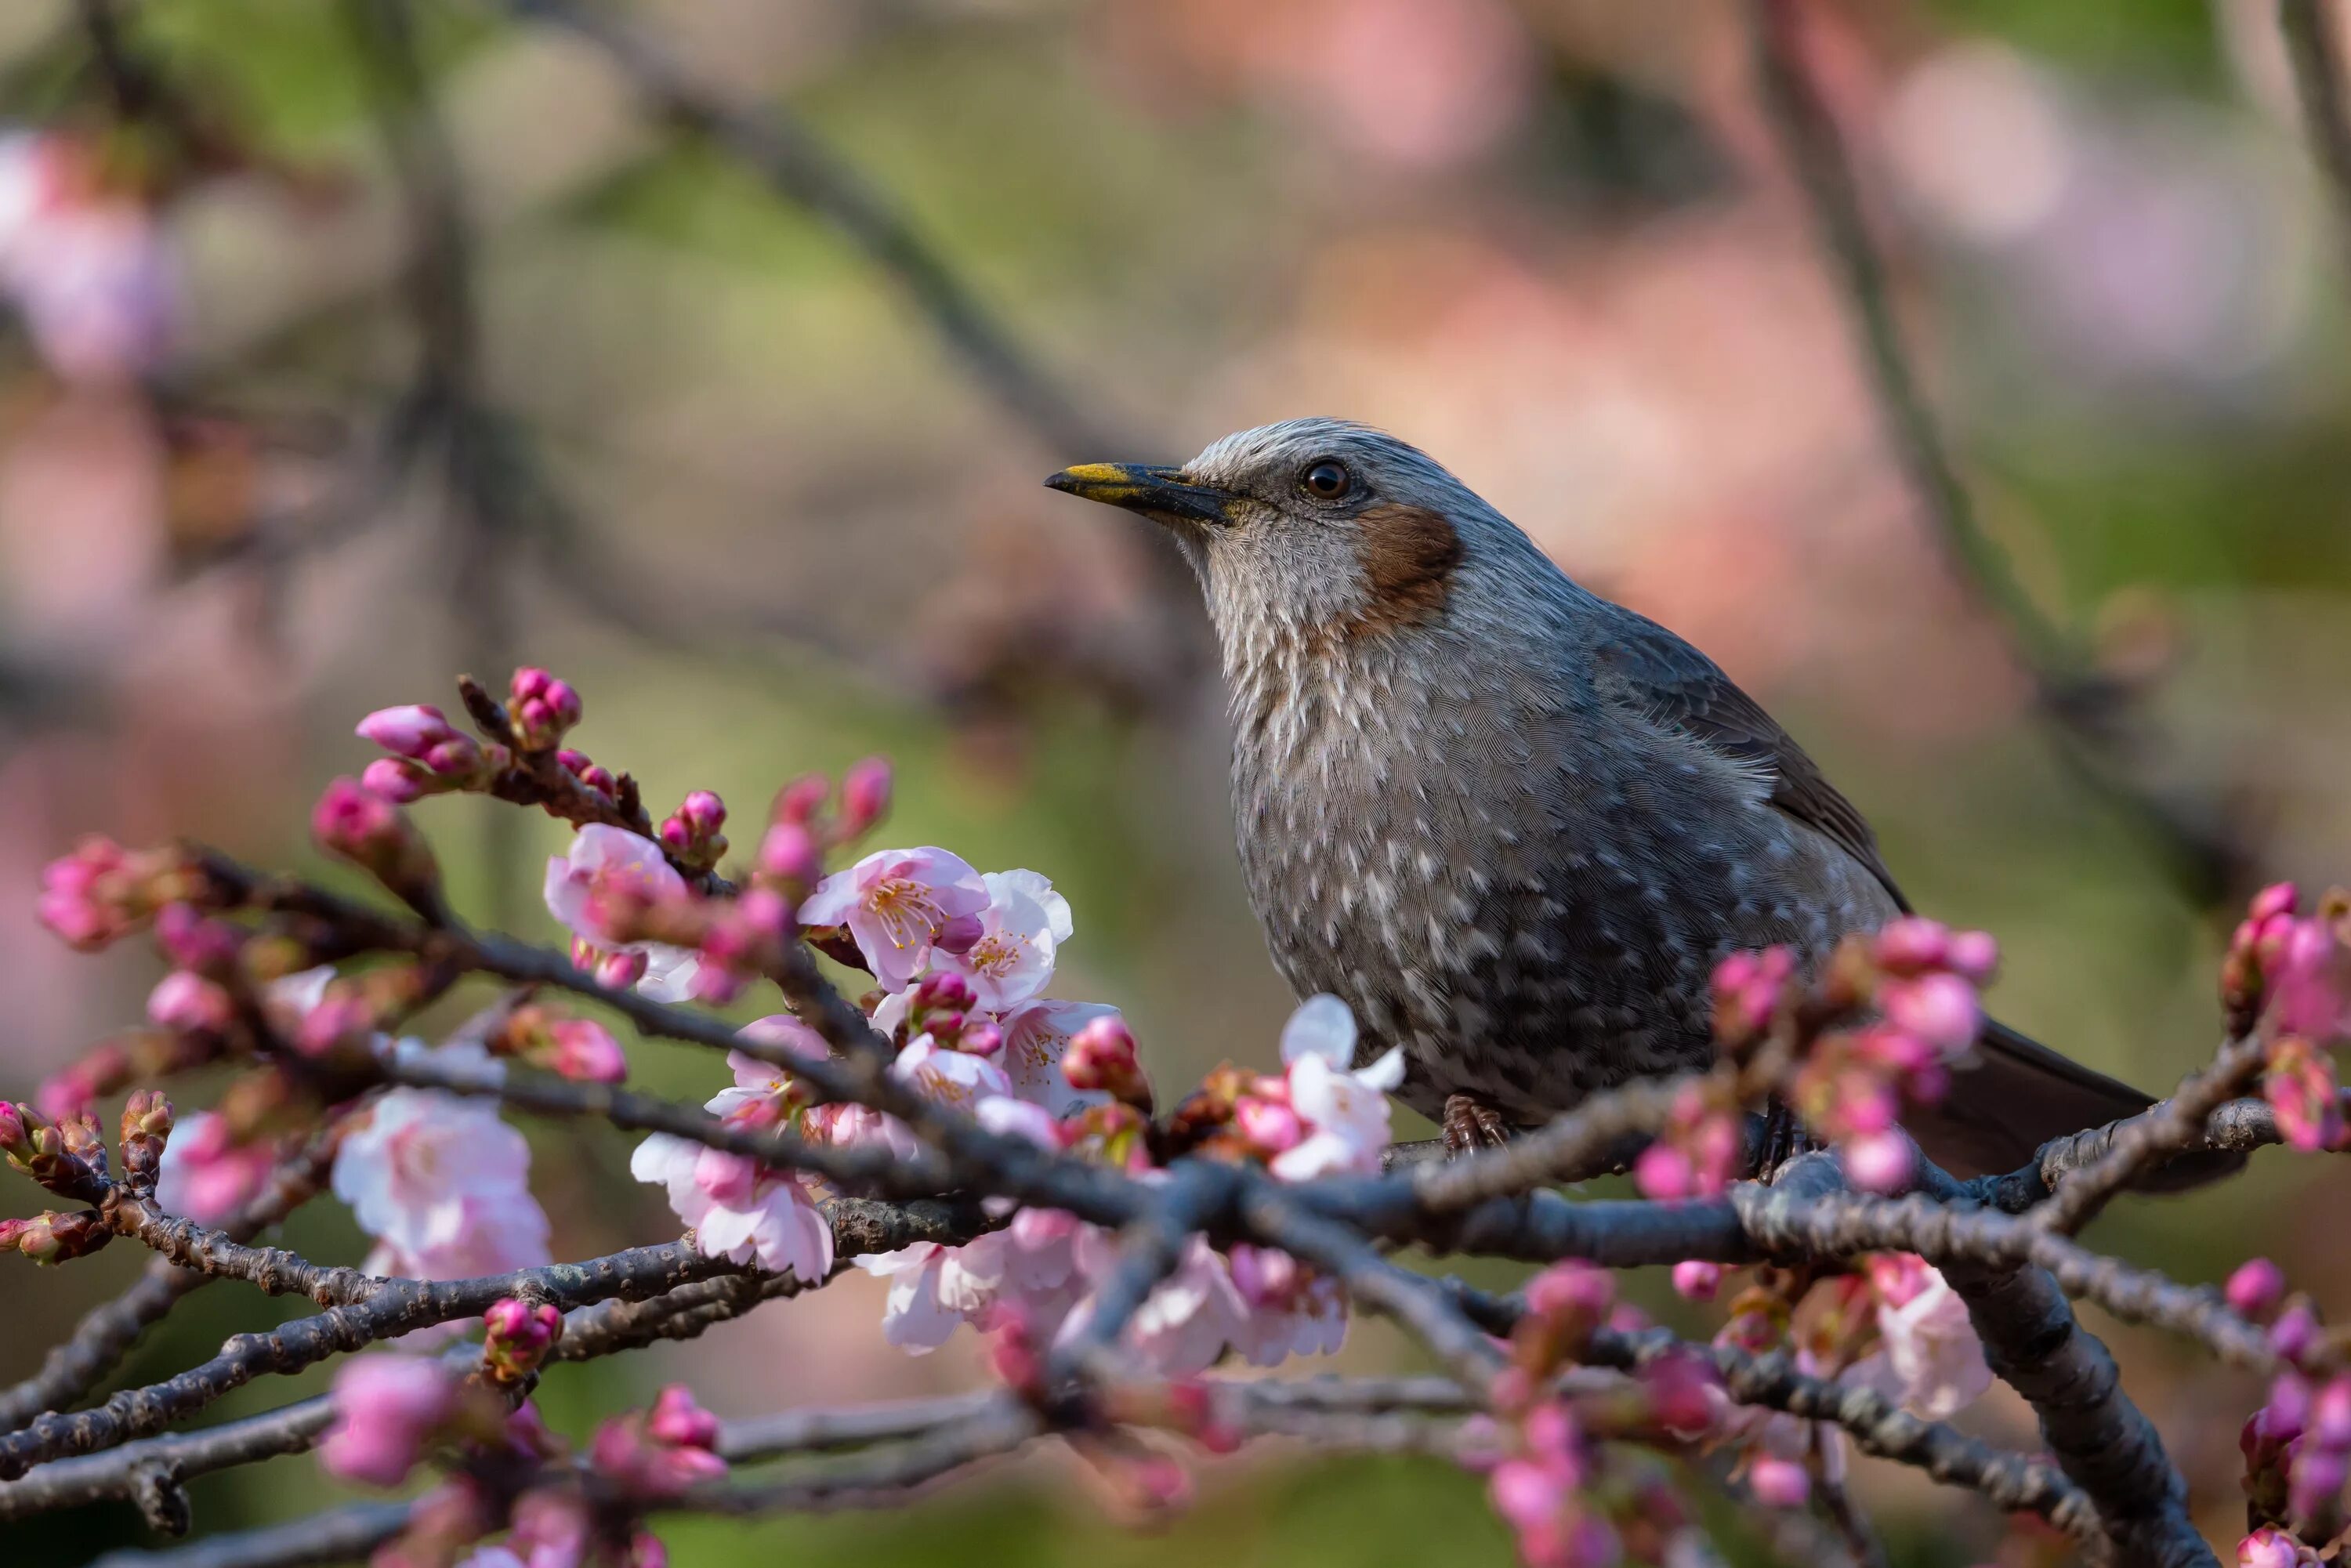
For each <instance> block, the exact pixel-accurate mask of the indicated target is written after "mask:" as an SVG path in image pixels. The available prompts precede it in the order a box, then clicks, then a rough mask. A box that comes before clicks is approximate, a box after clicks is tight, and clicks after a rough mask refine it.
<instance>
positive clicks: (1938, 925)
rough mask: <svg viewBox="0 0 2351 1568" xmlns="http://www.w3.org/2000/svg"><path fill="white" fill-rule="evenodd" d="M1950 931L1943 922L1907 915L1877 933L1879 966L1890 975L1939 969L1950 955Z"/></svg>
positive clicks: (1915, 973) (1888, 923)
mask: <svg viewBox="0 0 2351 1568" xmlns="http://www.w3.org/2000/svg"><path fill="white" fill-rule="evenodd" d="M1950 936H1951V934H1950V931H1949V928H1948V927H1947V926H1945V925H1943V923H1942V922H1941V921H1939V920H1928V919H1926V918H1924V917H1923V916H1920V915H1903V916H1901V917H1900V918H1899V919H1896V920H1891V921H1888V922H1887V923H1886V925H1884V926H1882V927H1880V928H1879V930H1878V933H1877V938H1876V948H1875V953H1876V959H1877V967H1879V968H1881V969H1884V970H1885V971H1886V973H1887V974H1889V975H1920V974H1924V973H1926V972H1927V971H1928V970H1929V969H1939V968H1941V967H1943V965H1944V964H1945V963H1946V962H1947V961H1948V958H1949V952H1950Z"/></svg>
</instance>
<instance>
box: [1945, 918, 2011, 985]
mask: <svg viewBox="0 0 2351 1568" xmlns="http://www.w3.org/2000/svg"><path fill="white" fill-rule="evenodd" d="M1944 962H1946V963H1948V964H1949V965H1950V967H1951V972H1952V973H1953V974H1955V975H1958V976H1959V977H1960V978H1962V979H1964V980H1967V981H1969V982H1970V984H1972V985H1976V986H1979V987H1980V986H1988V985H1990V984H1991V977H1992V976H1993V975H1994V974H1996V973H1997V972H1998V971H1999V969H2000V943H1999V942H1998V940H1996V939H1995V938H1994V937H1993V936H1992V935H1991V932H1989V931H1954V932H1952V933H1951V943H1950V948H1949V952H1948V953H1946V954H1945V956H1944Z"/></svg>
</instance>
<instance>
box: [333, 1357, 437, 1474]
mask: <svg viewBox="0 0 2351 1568" xmlns="http://www.w3.org/2000/svg"><path fill="white" fill-rule="evenodd" d="M333 1402H334V1411H335V1420H334V1425H333V1426H331V1427H329V1428H328V1430H327V1435H326V1437H325V1439H324V1440H323V1441H322V1442H321V1443H320V1444H319V1464H320V1465H321V1466H322V1467H324V1468H325V1469H326V1471H327V1473H328V1474H329V1475H332V1476H339V1477H340V1478H341V1479H345V1480H353V1481H363V1482H366V1483H368V1484H370V1485H372V1486H380V1487H395V1486H398V1485H400V1484H401V1482H402V1481H404V1480H406V1479H408V1472H409V1470H410V1469H412V1468H413V1467H414V1465H415V1463H416V1459H417V1456H418V1453H419V1452H420V1451H421V1450H422V1449H423V1446H424V1444H425V1442H426V1440H427V1439H429V1438H430V1437H432V1436H433V1434H434V1431H435V1430H436V1429H437V1428H438V1427H440V1426H441V1424H442V1423H443V1422H444V1421H446V1420H447V1419H448V1418H449V1417H450V1416H452V1415H453V1414H455V1410H456V1406H457V1383H456V1380H455V1377H453V1376H452V1375H450V1374H449V1373H448V1372H446V1371H444V1370H443V1368H442V1366H441V1364H440V1363H439V1362H438V1361H436V1360H434V1359H432V1358H430V1357H424V1356H408V1355H362V1356H359V1357H356V1358H354V1359H353V1360H351V1361H349V1362H346V1363H344V1364H343V1368H342V1370H341V1372H340V1373H339V1374H338V1375H336V1378H335V1387H334V1395H333Z"/></svg>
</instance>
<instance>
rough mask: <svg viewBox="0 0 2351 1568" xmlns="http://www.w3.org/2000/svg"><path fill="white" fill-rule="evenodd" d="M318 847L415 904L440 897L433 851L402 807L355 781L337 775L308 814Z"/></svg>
mask: <svg viewBox="0 0 2351 1568" xmlns="http://www.w3.org/2000/svg"><path fill="white" fill-rule="evenodd" d="M310 831H311V834H312V836H313V837H315V838H316V839H317V840H318V841H319V848H321V849H323V850H325V851H327V852H329V853H330V854H335V855H340V856H341V857H342V858H343V859H345V860H348V861H350V862H352V863H353V864H355V865H358V866H360V867H361V868H362V869H364V870H366V871H368V872H369V873H372V874H373V875H374V877H375V878H376V880H377V881H379V882H381V883H383V884H384V886H386V887H388V888H390V889H391V890H392V892H394V893H396V894H399V895H400V896H401V897H402V898H403V899H405V900H407V901H408V902H410V903H412V904H420V903H430V902H432V901H434V900H435V899H437V898H438V896H439V889H440V883H441V871H440V867H439V866H438V865H436V864H435V863H434V859H433V851H432V849H431V847H430V846H428V845H427V844H426V843H425V841H424V839H423V835H422V834H420V833H419V832H417V831H416V829H415V827H414V826H413V824H412V823H411V822H410V821H408V818H407V817H406V816H405V815H404V814H402V811H401V810H400V809H399V808H398V807H396V806H394V805H393V804H392V802H391V801H389V800H385V799H384V798H383V797H382V796H381V795H378V794H376V793H375V792H374V791H373V790H371V789H368V788H367V786H365V785H363V784H361V783H360V781H359V780H358V779H336V780H335V781H334V782H333V783H331V784H329V785H328V786H327V789H326V792H325V793H324V794H322V795H320V796H319V804H318V806H317V807H316V808H315V809H313V810H312V811H311V813H310Z"/></svg>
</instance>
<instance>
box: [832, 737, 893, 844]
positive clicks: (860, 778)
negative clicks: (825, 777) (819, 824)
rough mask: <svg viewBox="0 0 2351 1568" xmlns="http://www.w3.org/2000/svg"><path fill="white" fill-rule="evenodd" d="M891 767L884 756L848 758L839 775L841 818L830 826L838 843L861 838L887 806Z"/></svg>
mask: <svg viewBox="0 0 2351 1568" xmlns="http://www.w3.org/2000/svg"><path fill="white" fill-rule="evenodd" d="M891 789H892V785H891V771H890V762H889V759H888V758H883V757H869V758H865V759H864V760H863V761H862V762H852V763H851V764H850V765H849V771H848V772H846V773H843V774H842V775H841V821H840V822H839V823H838V824H836V825H835V827H834V829H833V836H834V838H835V839H836V840H837V841H840V842H842V843H846V842H848V841H851V840H852V839H858V838H862V837H863V836H864V835H865V834H866V833H868V832H870V831H872V830H873V828H874V826H875V825H876V824H878V823H879V822H880V821H882V819H883V817H884V816H886V815H888V813H889V810H890V796H891Z"/></svg>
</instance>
